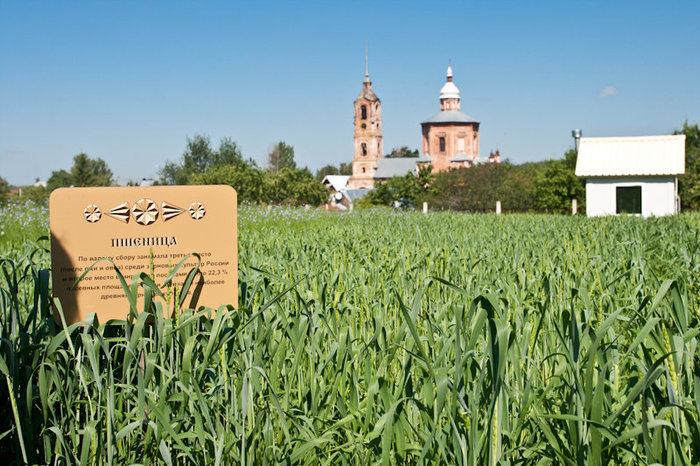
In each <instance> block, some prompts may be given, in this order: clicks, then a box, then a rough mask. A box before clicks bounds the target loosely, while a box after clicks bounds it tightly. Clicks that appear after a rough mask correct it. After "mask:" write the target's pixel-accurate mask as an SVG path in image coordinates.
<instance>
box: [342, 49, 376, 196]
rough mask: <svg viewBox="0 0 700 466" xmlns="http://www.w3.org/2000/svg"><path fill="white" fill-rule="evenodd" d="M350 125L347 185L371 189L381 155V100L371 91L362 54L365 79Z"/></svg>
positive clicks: (352, 187)
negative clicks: (351, 149) (351, 145)
mask: <svg viewBox="0 0 700 466" xmlns="http://www.w3.org/2000/svg"><path fill="white" fill-rule="evenodd" d="M354 124H355V134H354V156H353V159H352V176H351V177H350V180H349V181H348V187H349V188H350V189H360V188H374V178H373V175H374V171H375V170H376V167H377V162H378V161H379V160H380V159H382V158H383V157H384V156H383V153H384V143H383V141H382V102H381V101H380V100H379V97H377V95H376V94H375V93H374V91H373V90H372V81H370V80H369V68H368V63H367V54H366V53H365V79H364V81H363V82H362V91H361V92H360V95H358V96H357V99H356V100H355V121H354Z"/></svg>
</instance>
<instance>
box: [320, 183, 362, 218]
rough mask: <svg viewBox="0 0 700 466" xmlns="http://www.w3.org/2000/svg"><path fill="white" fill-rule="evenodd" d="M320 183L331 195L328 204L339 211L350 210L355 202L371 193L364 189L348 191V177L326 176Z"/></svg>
mask: <svg viewBox="0 0 700 466" xmlns="http://www.w3.org/2000/svg"><path fill="white" fill-rule="evenodd" d="M322 183H323V186H325V187H326V188H328V190H329V191H330V193H331V196H330V199H329V200H328V204H329V205H330V206H331V207H333V208H334V209H339V210H346V209H350V210H352V209H353V206H354V203H355V200H357V199H360V198H361V197H363V196H364V195H365V194H367V193H368V192H369V191H371V189H365V188H359V189H350V188H349V186H350V177H349V176H344V175H326V176H325V177H324V178H323V181H322Z"/></svg>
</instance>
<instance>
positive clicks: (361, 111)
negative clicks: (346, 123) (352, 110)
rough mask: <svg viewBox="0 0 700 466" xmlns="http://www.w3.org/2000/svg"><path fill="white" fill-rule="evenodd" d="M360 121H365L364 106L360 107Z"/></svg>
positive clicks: (365, 109)
mask: <svg viewBox="0 0 700 466" xmlns="http://www.w3.org/2000/svg"><path fill="white" fill-rule="evenodd" d="M360 119H361V120H366V119H367V106H366V105H363V106H361V107H360Z"/></svg>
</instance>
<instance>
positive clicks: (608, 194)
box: [586, 177, 676, 217]
mask: <svg viewBox="0 0 700 466" xmlns="http://www.w3.org/2000/svg"><path fill="white" fill-rule="evenodd" d="M618 186H641V187H642V216H643V217H649V216H652V215H654V216H657V217H659V216H662V215H673V214H674V213H675V195H676V189H675V178H674V177H646V178H644V177H639V178H636V177H626V178H587V179H586V215H588V216H589V217H595V216H598V215H615V207H616V200H615V196H616V193H615V188H617V187H618Z"/></svg>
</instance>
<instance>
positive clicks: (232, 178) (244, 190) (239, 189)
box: [191, 163, 265, 202]
mask: <svg viewBox="0 0 700 466" xmlns="http://www.w3.org/2000/svg"><path fill="white" fill-rule="evenodd" d="M191 181H192V184H227V185H229V186H233V188H234V189H235V190H236V193H237V195H238V201H239V202H245V201H248V202H262V201H263V200H264V198H265V178H264V173H263V172H262V170H259V169H257V168H255V167H253V166H251V165H249V164H247V163H238V164H229V165H217V166H214V167H209V168H208V169H207V170H206V171H205V172H204V173H200V174H197V175H195V176H193V177H192V179H191Z"/></svg>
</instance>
